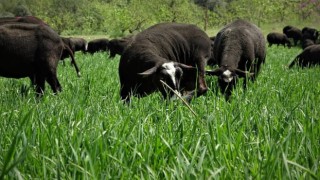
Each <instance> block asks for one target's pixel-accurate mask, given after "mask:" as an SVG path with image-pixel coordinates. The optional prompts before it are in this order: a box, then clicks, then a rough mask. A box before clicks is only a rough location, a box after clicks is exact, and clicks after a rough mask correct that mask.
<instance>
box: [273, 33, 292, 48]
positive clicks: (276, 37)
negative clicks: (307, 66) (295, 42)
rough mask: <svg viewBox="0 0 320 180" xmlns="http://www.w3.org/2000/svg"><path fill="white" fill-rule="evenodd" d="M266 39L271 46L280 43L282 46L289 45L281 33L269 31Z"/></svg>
mask: <svg viewBox="0 0 320 180" xmlns="http://www.w3.org/2000/svg"><path fill="white" fill-rule="evenodd" d="M267 41H268V43H269V47H271V46H272V45H273V44H276V45H277V46H279V45H280V44H281V45H283V46H284V47H286V45H287V46H288V47H291V43H290V41H289V39H288V37H287V36H286V35H285V34H283V33H277V32H271V33H269V34H268V35H267Z"/></svg>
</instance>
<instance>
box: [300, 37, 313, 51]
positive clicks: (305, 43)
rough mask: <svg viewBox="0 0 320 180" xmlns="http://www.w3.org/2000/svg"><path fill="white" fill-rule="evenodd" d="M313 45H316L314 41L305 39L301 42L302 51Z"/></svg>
mask: <svg viewBox="0 0 320 180" xmlns="http://www.w3.org/2000/svg"><path fill="white" fill-rule="evenodd" d="M311 45H314V41H313V40H311V39H303V40H302V42H301V47H302V49H305V48H307V47H309V46H311Z"/></svg>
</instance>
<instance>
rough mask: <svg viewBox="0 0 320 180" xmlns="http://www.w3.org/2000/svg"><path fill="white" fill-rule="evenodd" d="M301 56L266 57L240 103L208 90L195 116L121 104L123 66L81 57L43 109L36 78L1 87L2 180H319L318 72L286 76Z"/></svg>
mask: <svg viewBox="0 0 320 180" xmlns="http://www.w3.org/2000/svg"><path fill="white" fill-rule="evenodd" d="M300 51H301V50H300V49H299V48H291V49H287V48H283V47H276V46H273V47H271V48H268V52H267V60H266V64H265V65H264V66H263V68H262V71H261V74H260V76H259V77H258V79H257V81H256V82H255V83H254V84H252V83H251V84H249V86H248V88H247V91H246V92H244V91H243V90H242V88H240V87H241V85H239V87H238V88H237V89H236V90H235V91H234V94H233V95H232V101H231V102H226V101H225V100H224V98H223V96H221V94H219V93H217V90H216V81H217V79H216V78H213V77H207V83H208V86H209V87H210V89H211V90H210V91H209V92H208V93H207V95H206V96H203V97H199V98H197V99H194V100H193V101H192V102H191V104H190V106H191V107H192V109H193V110H194V111H195V112H196V114H197V116H195V115H193V114H192V113H191V112H190V111H189V110H188V108H187V107H186V106H185V105H184V104H183V103H181V102H180V101H169V102H168V101H164V100H162V98H161V96H160V94H159V93H154V94H152V95H151V96H148V97H145V98H142V99H137V98H133V100H132V101H133V102H132V104H131V105H130V106H126V105H123V103H122V102H120V100H119V99H120V96H119V80H118V70H117V68H118V62H119V57H117V58H116V59H114V60H110V59H108V58H107V54H105V53H98V54H95V55H93V56H91V55H84V54H81V53H77V54H76V60H77V63H78V65H79V67H80V68H81V73H82V77H81V78H78V77H77V76H76V72H75V70H74V68H73V67H72V66H70V63H69V60H67V62H66V65H65V66H63V65H62V63H61V64H60V65H59V68H58V78H59V80H60V83H61V85H62V88H63V92H62V93H60V94H59V95H57V96H55V95H52V91H51V89H50V88H49V86H48V85H47V87H46V88H47V89H46V91H45V96H44V97H43V99H41V100H37V99H36V98H35V96H34V91H33V90H32V89H30V82H29V79H27V78H26V79H20V80H15V79H5V78H0V87H1V91H0V101H1V103H0V179H60V178H61V179H319V178H320V123H319V119H320V105H319V104H320V81H319V77H320V69H319V67H318V68H310V69H299V68H294V69H288V68H287V65H288V64H289V62H290V61H291V60H292V59H293V58H294V57H295V56H296V55H297V54H298V53H300Z"/></svg>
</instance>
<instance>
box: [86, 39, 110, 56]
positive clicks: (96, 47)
mask: <svg viewBox="0 0 320 180" xmlns="http://www.w3.org/2000/svg"><path fill="white" fill-rule="evenodd" d="M108 46H109V40H108V39H106V38H101V39H94V40H91V41H89V42H88V47H87V52H88V53H90V54H94V53H96V52H99V51H107V49H108Z"/></svg>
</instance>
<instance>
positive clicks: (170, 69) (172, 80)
mask: <svg viewBox="0 0 320 180" xmlns="http://www.w3.org/2000/svg"><path fill="white" fill-rule="evenodd" d="M190 71H191V72H196V71H197V70H196V68H195V67H193V66H188V65H185V64H182V63H178V62H166V63H163V64H159V65H156V66H154V67H152V68H150V69H148V70H146V71H144V72H142V73H139V75H140V76H142V77H144V78H146V77H151V78H152V80H153V83H154V84H155V85H156V86H157V88H158V89H159V90H160V92H161V93H162V95H164V96H167V95H168V94H167V93H168V92H169V95H170V97H172V96H173V92H171V91H168V90H167V89H166V88H165V87H164V86H163V84H162V83H161V81H163V82H165V83H166V84H167V85H169V86H170V87H171V88H172V89H173V90H175V91H178V92H179V91H180V85H181V84H180V83H181V79H182V77H183V76H184V72H185V73H186V74H187V72H190Z"/></svg>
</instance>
